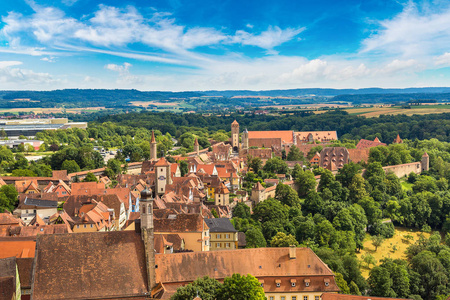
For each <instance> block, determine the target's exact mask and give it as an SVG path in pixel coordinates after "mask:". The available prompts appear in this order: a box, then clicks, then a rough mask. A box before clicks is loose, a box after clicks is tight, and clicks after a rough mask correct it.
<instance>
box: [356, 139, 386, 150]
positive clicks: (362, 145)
mask: <svg viewBox="0 0 450 300" xmlns="http://www.w3.org/2000/svg"><path fill="white" fill-rule="evenodd" d="M376 146H386V144H385V143H382V142H381V141H380V140H379V139H378V138H377V137H376V138H375V139H374V140H373V141H370V140H364V139H361V140H359V142H358V144H357V145H356V149H367V148H372V147H376Z"/></svg>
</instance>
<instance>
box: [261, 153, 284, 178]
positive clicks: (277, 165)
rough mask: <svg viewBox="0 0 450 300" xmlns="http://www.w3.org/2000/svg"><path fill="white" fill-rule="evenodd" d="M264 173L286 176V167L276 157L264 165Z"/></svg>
mask: <svg viewBox="0 0 450 300" xmlns="http://www.w3.org/2000/svg"><path fill="white" fill-rule="evenodd" d="M263 169H264V171H266V172H269V173H274V174H286V173H287V172H288V169H289V168H288V165H287V164H286V162H285V161H283V160H282V159H281V158H279V157H278V156H275V157H274V158H270V159H268V160H267V161H266V164H265V165H264V168H263Z"/></svg>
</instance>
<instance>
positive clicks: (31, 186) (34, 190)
mask: <svg viewBox="0 0 450 300" xmlns="http://www.w3.org/2000/svg"><path fill="white" fill-rule="evenodd" d="M14 187H15V188H16V190H17V192H18V193H19V194H39V193H40V192H41V190H40V189H39V186H38V183H37V180H35V179H34V180H33V179H30V180H18V181H16V182H15V183H14Z"/></svg>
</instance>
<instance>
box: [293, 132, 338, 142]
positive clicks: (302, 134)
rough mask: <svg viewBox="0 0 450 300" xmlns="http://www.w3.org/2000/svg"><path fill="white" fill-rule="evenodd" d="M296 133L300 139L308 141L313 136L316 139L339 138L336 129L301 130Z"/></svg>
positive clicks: (328, 139)
mask: <svg viewBox="0 0 450 300" xmlns="http://www.w3.org/2000/svg"><path fill="white" fill-rule="evenodd" d="M295 135H296V136H297V139H298V140H300V141H308V140H310V139H311V138H312V139H313V140H314V141H317V140H319V141H330V140H337V139H338V138H337V132H336V131H300V132H296V133H295Z"/></svg>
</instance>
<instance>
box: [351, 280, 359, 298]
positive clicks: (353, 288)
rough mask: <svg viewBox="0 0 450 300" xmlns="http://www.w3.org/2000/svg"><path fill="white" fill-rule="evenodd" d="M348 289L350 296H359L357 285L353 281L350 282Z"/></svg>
mask: <svg viewBox="0 0 450 300" xmlns="http://www.w3.org/2000/svg"><path fill="white" fill-rule="evenodd" d="M348 287H349V289H350V295H357V296H361V292H360V291H359V288H358V285H357V284H356V283H355V282H354V281H352V282H350V284H349V285H348Z"/></svg>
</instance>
